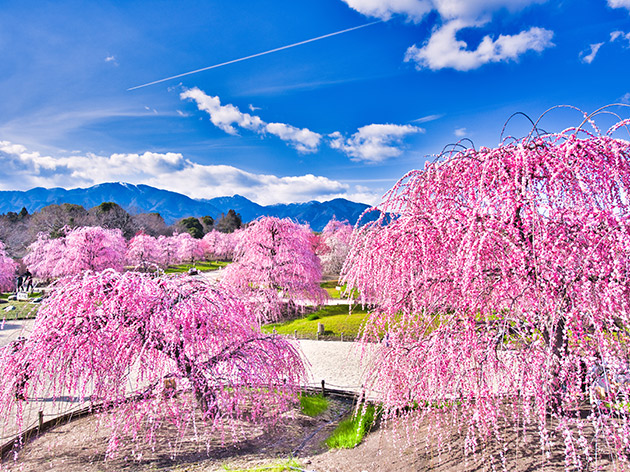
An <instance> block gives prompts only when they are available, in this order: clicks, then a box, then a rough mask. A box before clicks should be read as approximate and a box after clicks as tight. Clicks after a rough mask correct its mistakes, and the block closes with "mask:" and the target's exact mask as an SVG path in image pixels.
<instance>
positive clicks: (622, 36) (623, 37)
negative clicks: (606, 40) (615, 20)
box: [610, 31, 630, 48]
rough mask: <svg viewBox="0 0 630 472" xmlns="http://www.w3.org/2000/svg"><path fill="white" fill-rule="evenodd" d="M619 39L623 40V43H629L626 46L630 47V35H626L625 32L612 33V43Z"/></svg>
mask: <svg viewBox="0 0 630 472" xmlns="http://www.w3.org/2000/svg"><path fill="white" fill-rule="evenodd" d="M618 39H621V41H624V40H625V41H626V42H627V43H628V44H626V47H627V48H629V47H630V33H624V32H623V31H613V32H612V33H610V42H611V43H613V42H615V41H617V40H618Z"/></svg>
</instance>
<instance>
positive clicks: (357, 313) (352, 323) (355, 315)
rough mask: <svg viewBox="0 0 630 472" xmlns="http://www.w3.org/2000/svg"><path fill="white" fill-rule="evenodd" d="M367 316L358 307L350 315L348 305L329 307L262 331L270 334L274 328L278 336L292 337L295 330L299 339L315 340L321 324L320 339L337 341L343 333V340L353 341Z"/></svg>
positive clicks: (267, 326) (272, 325)
mask: <svg viewBox="0 0 630 472" xmlns="http://www.w3.org/2000/svg"><path fill="white" fill-rule="evenodd" d="M367 315H368V313H367V311H365V310H362V309H361V308H360V307H359V306H358V305H356V306H353V308H352V313H351V314H350V313H348V305H331V306H326V307H324V308H322V309H320V310H317V311H316V312H314V313H311V314H310V315H308V316H306V317H304V318H298V319H296V320H291V321H285V322H283V323H273V324H268V325H265V326H263V331H264V332H266V333H271V332H272V331H273V329H274V328H275V329H276V332H277V333H278V334H285V335H293V334H294V333H295V331H296V330H297V336H298V337H299V338H308V339H315V338H316V337H317V323H323V324H324V328H325V331H324V336H323V337H320V339H339V338H340V337H341V333H343V336H344V339H349V340H354V339H356V338H357V337H358V335H359V332H360V330H361V327H362V326H363V322H364V321H365V319H366V317H367Z"/></svg>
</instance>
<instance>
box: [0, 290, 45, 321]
mask: <svg viewBox="0 0 630 472" xmlns="http://www.w3.org/2000/svg"><path fill="white" fill-rule="evenodd" d="M9 295H12V294H11V293H2V294H0V299H1V300H7V299H8V298H9ZM40 295H41V294H40V293H37V292H34V293H31V294H30V297H31V298H36V297H39V296H40ZM8 306H14V307H15V310H11V311H4V310H5V309H6V308H7V307H8ZM38 309H39V304H38V303H29V302H18V301H15V300H11V301H9V302H7V303H0V319H4V320H26V319H29V318H35V316H36V315H37V310H38Z"/></svg>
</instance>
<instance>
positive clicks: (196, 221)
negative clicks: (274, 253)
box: [0, 202, 243, 258]
mask: <svg viewBox="0 0 630 472" xmlns="http://www.w3.org/2000/svg"><path fill="white" fill-rule="evenodd" d="M242 224H243V221H242V218H241V215H240V214H239V213H237V212H235V211H234V210H229V211H228V212H227V213H226V214H222V215H221V216H220V217H219V218H218V219H217V220H216V221H215V219H214V218H213V217H211V216H207V215H206V216H202V217H200V218H197V217H194V216H191V217H187V218H182V219H181V220H179V221H177V222H175V223H174V224H172V225H168V224H166V222H165V221H164V219H163V218H162V216H161V215H160V214H159V213H137V214H133V213H129V212H128V211H126V210H125V209H124V208H122V207H121V206H120V205H118V204H117V203H114V202H103V203H101V204H100V205H98V206H95V207H93V208H90V209H85V208H84V207H83V206H81V205H75V204H72V203H62V204H59V205H58V204H53V205H48V206H46V207H44V208H42V209H41V210H39V211H37V212H34V213H29V211H28V209H27V208H25V207H23V208H22V210H21V211H19V212H13V211H10V212H7V213H5V214H0V240H1V241H3V242H4V244H5V251H6V253H7V254H8V255H9V256H11V257H14V258H21V257H23V256H24V254H25V253H26V249H27V248H28V246H29V245H30V244H32V243H33V242H34V241H35V240H36V239H37V237H38V235H39V234H41V233H44V234H46V235H48V236H49V237H50V238H58V237H60V236H62V235H63V234H64V233H65V232H66V231H67V229H68V228H70V229H72V228H78V227H85V226H99V227H101V228H105V229H119V230H120V231H121V232H122V235H123V237H124V238H125V239H127V240H129V239H131V238H132V237H133V236H134V235H135V234H137V233H138V232H140V231H141V232H143V233H145V234H147V235H150V236H153V237H159V236H171V235H173V234H174V233H189V234H190V235H191V236H192V237H193V238H196V239H201V238H203V237H204V235H206V234H208V233H209V232H211V231H213V230H216V231H219V232H222V233H232V232H233V231H235V230H236V229H238V228H240V227H241V226H242Z"/></svg>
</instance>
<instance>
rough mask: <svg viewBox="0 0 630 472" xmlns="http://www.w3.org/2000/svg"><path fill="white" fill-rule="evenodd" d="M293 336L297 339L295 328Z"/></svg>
mask: <svg viewBox="0 0 630 472" xmlns="http://www.w3.org/2000/svg"><path fill="white" fill-rule="evenodd" d="M293 338H294V339H297V329H294V330H293Z"/></svg>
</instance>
